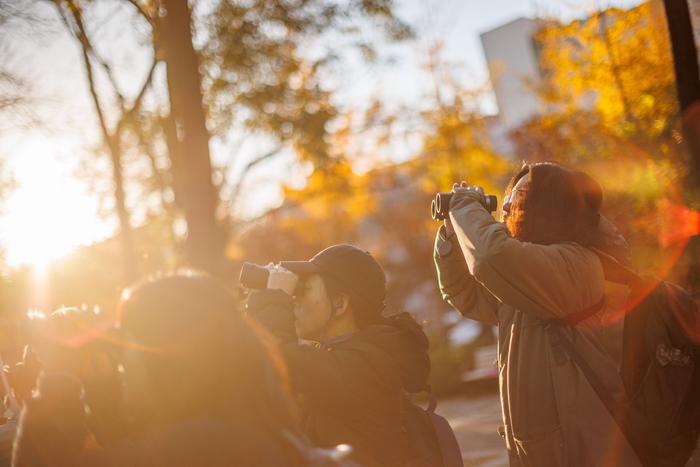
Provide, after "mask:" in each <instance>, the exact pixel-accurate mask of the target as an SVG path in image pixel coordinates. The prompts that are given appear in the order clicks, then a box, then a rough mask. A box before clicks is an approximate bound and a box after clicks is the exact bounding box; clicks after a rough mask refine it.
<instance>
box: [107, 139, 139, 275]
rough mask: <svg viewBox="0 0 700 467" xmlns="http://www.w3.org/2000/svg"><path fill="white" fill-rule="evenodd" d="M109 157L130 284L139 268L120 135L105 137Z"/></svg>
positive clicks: (125, 265) (125, 270)
mask: <svg viewBox="0 0 700 467" xmlns="http://www.w3.org/2000/svg"><path fill="white" fill-rule="evenodd" d="M107 138H109V141H107V146H108V149H109V156H110V159H111V161H112V180H113V181H114V205H115V210H116V211H117V218H118V219H119V242H120V244H121V248H122V253H123V255H124V256H123V258H124V278H125V280H126V283H127V284H129V283H132V282H134V281H135V280H136V279H137V278H138V274H139V268H138V264H137V261H138V259H137V257H136V247H135V245H134V233H133V230H132V229H131V222H130V219H129V217H130V216H129V210H128V209H127V207H126V194H125V192H124V173H123V170H122V151H121V133H120V132H119V131H117V132H116V134H114V135H112V136H111V137H110V136H107Z"/></svg>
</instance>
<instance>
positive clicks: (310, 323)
mask: <svg viewBox="0 0 700 467" xmlns="http://www.w3.org/2000/svg"><path fill="white" fill-rule="evenodd" d="M280 265H281V266H282V267H284V268H285V269H289V270H290V271H292V272H294V273H296V274H298V275H299V276H300V278H301V283H300V286H299V287H298V291H297V295H296V297H295V305H296V306H295V309H294V314H295V317H296V330H297V334H298V335H299V337H301V338H304V339H311V340H320V341H325V340H329V339H332V338H334V337H338V336H339V335H342V334H348V333H351V332H354V331H356V330H357V329H362V328H364V327H366V326H369V325H370V324H376V323H379V322H381V320H382V311H383V310H384V299H385V296H386V278H385V276H384V270H383V269H382V267H381V266H380V265H379V263H378V262H377V260H375V259H374V258H373V257H372V255H371V254H370V253H369V252H367V251H365V250H362V249H361V248H358V247H356V246H354V245H348V244H339V245H333V246H330V247H328V248H326V249H324V250H322V251H320V252H319V253H317V254H316V255H314V257H312V258H311V259H309V260H308V261H282V262H281V263H280Z"/></svg>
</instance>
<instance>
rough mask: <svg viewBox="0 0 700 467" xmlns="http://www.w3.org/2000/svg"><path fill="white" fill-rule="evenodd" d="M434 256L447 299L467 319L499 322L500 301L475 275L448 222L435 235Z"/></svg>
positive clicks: (493, 323)
mask: <svg viewBox="0 0 700 467" xmlns="http://www.w3.org/2000/svg"><path fill="white" fill-rule="evenodd" d="M433 258H434V260H435V268H436V270H437V276H438V285H439V287H440V293H441V294H442V298H443V300H445V301H446V302H447V303H449V304H450V305H452V306H453V307H454V308H455V309H456V310H457V311H459V312H460V313H461V314H462V315H463V316H464V317H466V318H469V319H473V320H476V321H481V322H483V323H485V324H492V325H495V324H497V323H498V316H497V310H498V300H497V299H496V297H494V296H493V295H492V294H491V293H490V292H489V291H488V290H486V289H485V288H484V287H483V286H482V285H481V284H480V283H479V282H477V281H476V279H474V276H472V275H471V273H470V272H469V269H467V263H466V260H465V259H464V255H463V254H462V251H461V249H460V246H459V244H458V243H457V238H456V236H455V235H454V234H452V235H449V234H448V233H447V229H446V228H445V226H444V225H442V226H440V230H439V231H438V233H437V236H436V237H435V248H434V249H433Z"/></svg>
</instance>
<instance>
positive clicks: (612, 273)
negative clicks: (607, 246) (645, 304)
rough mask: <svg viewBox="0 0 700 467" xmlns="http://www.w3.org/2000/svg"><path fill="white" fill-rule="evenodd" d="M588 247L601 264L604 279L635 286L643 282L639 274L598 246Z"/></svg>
mask: <svg viewBox="0 0 700 467" xmlns="http://www.w3.org/2000/svg"><path fill="white" fill-rule="evenodd" d="M588 248H589V249H590V250H591V251H592V252H593V253H595V254H596V256H598V259H599V260H600V264H601V265H602V266H603V273H604V274H605V279H606V280H609V281H610V282H615V283H617V284H624V285H629V286H630V287H635V286H637V285H638V284H640V283H642V282H644V280H643V279H642V278H641V277H640V276H639V274H637V273H636V272H634V271H633V270H632V269H630V268H628V267H627V266H625V265H624V264H622V263H621V262H620V261H618V260H617V259H616V258H615V257H613V256H610V255H609V254H607V253H605V252H604V251H602V250H600V249H598V248H594V247H588Z"/></svg>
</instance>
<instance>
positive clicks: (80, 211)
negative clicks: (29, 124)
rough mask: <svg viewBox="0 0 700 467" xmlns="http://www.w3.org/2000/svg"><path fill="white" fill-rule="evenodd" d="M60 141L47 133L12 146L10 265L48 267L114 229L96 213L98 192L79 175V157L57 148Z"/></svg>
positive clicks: (4, 214)
mask: <svg viewBox="0 0 700 467" xmlns="http://www.w3.org/2000/svg"><path fill="white" fill-rule="evenodd" d="M66 144H67V143H66ZM57 147H58V148H61V147H62V148H64V150H65V148H66V146H65V145H61V144H56V142H53V141H49V140H42V139H33V140H30V141H26V142H23V143H22V144H19V145H18V146H17V147H15V148H13V151H12V158H11V159H10V161H9V164H8V167H7V168H6V170H8V171H9V172H10V174H11V175H12V177H13V178H14V181H15V184H16V188H15V189H14V190H13V191H11V192H10V194H9V196H8V197H7V199H6V200H4V201H3V203H2V209H1V211H0V242H2V247H3V250H4V253H5V261H6V262H7V265H8V266H10V267H15V268H16V267H21V266H29V267H31V268H33V269H35V270H36V271H39V272H41V271H45V270H46V269H47V268H48V266H49V265H50V264H51V263H52V262H54V261H56V260H57V259H59V258H61V257H64V256H66V255H69V254H70V253H71V252H72V251H74V250H75V249H76V248H78V247H80V246H82V245H87V244H90V243H93V242H95V241H97V240H100V239H103V238H105V237H107V236H109V235H110V234H111V228H110V226H109V223H108V222H106V221H105V220H104V219H102V218H100V216H98V214H97V207H98V204H97V203H98V200H97V199H96V196H94V195H92V194H91V193H90V192H89V191H88V189H87V186H86V183H85V182H84V181H83V180H80V179H79V178H78V177H77V176H76V175H75V172H76V163H77V159H78V158H77V157H76V156H72V157H67V155H66V154H62V153H61V152H58V153H57V150H56V148H57ZM68 147H70V145H69V146H68Z"/></svg>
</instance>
